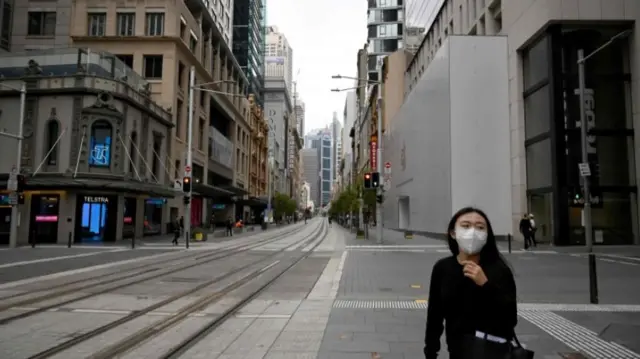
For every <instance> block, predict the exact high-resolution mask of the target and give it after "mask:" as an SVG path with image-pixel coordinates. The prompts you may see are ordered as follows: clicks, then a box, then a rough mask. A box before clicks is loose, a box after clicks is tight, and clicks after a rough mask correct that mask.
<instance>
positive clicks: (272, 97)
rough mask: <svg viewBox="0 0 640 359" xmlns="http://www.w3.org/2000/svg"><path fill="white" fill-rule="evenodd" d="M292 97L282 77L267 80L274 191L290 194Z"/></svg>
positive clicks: (266, 102)
mask: <svg viewBox="0 0 640 359" xmlns="http://www.w3.org/2000/svg"><path fill="white" fill-rule="evenodd" d="M290 99H291V97H290V95H289V93H288V91H287V87H286V85H285V82H284V79H283V78H281V77H276V78H270V77H267V78H266V80H265V93H264V101H265V104H264V106H265V113H266V116H267V117H266V118H267V124H268V125H269V153H270V155H272V156H273V185H274V186H273V189H274V191H276V192H280V193H286V194H289V195H290V194H291V193H290V186H289V178H290V177H289V161H288V134H289V131H290V130H289V123H290V116H292V104H291V101H290Z"/></svg>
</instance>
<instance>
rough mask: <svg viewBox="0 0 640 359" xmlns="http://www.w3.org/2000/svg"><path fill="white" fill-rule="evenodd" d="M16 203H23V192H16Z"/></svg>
mask: <svg viewBox="0 0 640 359" xmlns="http://www.w3.org/2000/svg"><path fill="white" fill-rule="evenodd" d="M18 204H24V194H22V193H18Z"/></svg>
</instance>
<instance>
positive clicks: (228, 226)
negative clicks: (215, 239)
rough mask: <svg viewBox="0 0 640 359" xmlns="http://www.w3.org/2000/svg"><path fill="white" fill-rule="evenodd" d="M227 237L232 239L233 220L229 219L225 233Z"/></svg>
mask: <svg viewBox="0 0 640 359" xmlns="http://www.w3.org/2000/svg"><path fill="white" fill-rule="evenodd" d="M225 235H226V236H228V237H233V220H232V219H231V217H229V218H228V219H227V232H226V233H225Z"/></svg>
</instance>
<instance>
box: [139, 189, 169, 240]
mask: <svg viewBox="0 0 640 359" xmlns="http://www.w3.org/2000/svg"><path fill="white" fill-rule="evenodd" d="M166 204H167V199H166V198H147V199H145V200H144V228H143V234H144V235H145V236H154V235H158V234H161V233H162V221H163V213H164V208H165V205H166Z"/></svg>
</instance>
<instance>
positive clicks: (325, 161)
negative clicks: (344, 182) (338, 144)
mask: <svg viewBox="0 0 640 359" xmlns="http://www.w3.org/2000/svg"><path fill="white" fill-rule="evenodd" d="M330 167H331V159H329V158H324V159H322V168H330Z"/></svg>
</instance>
